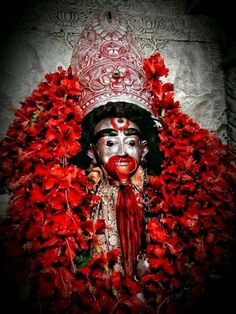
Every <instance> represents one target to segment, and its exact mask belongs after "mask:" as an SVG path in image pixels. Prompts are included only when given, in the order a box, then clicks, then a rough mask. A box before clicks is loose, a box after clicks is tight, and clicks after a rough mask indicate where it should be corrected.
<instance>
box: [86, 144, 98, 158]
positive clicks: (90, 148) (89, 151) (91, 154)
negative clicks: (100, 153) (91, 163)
mask: <svg viewBox="0 0 236 314" xmlns="http://www.w3.org/2000/svg"><path fill="white" fill-rule="evenodd" d="M87 155H88V156H89V157H90V158H91V159H92V160H94V159H96V158H95V153H94V148H93V146H92V145H90V146H89V148H88V150H87Z"/></svg>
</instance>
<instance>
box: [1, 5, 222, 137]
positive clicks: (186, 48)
mask: <svg viewBox="0 0 236 314" xmlns="http://www.w3.org/2000/svg"><path fill="white" fill-rule="evenodd" d="M29 3H31V2H29ZM185 5H186V4H185V1H184V0H170V1H165V0H146V1H142V0H130V1H128V0H127V1H125V0H123V1H122V0H113V1H107V0H90V1H86V0H84V1H83V0H52V1H47V0H40V1H35V2H33V3H31V4H30V5H28V7H27V8H25V10H24V12H23V14H21V16H20V17H19V18H18V19H16V20H15V21H14V23H12V26H11V32H9V36H7V37H6V38H5V40H4V42H2V45H1V46H2V49H1V65H0V66H1V69H2V75H1V76H0V87H1V89H0V104H1V117H0V125H1V130H0V136H1V138H2V137H3V136H4V134H5V132H6V130H7V127H8V125H9V124H10V122H11V121H12V119H13V110H14V108H18V106H19V105H20V102H21V101H23V100H24V99H25V97H26V96H28V95H30V94H31V92H32V91H33V89H35V88H36V87H37V85H38V83H39V82H40V81H41V80H43V78H44V75H45V74H46V73H48V72H55V71H56V70H57V67H58V66H62V67H64V68H67V67H68V65H69V64H70V59H71V55H72V52H73V47H74V46H75V44H76V42H77V41H78V40H79V36H80V33H81V31H82V29H83V28H84V26H85V25H86V24H87V23H89V21H90V19H91V17H92V15H93V14H94V12H96V10H98V9H102V8H104V7H106V8H109V7H114V6H115V7H118V8H119V10H120V12H121V14H122V15H123V16H124V19H126V20H127V21H128V24H129V26H130V28H131V29H132V30H133V31H134V33H135V35H136V38H137V41H138V43H139V45H140V46H141V47H142V49H143V51H144V54H145V55H146V56H148V55H150V54H152V53H154V52H155V51H157V50H159V51H160V53H161V55H162V56H163V57H164V59H165V63H166V65H167V67H168V68H169V69H170V74H169V76H168V78H167V80H168V81H170V82H172V83H174V85H175V99H176V100H179V101H180V103H181V107H182V109H183V111H184V112H186V113H188V114H189V115H190V116H191V117H193V118H194V119H195V120H196V121H197V122H199V123H200V125H201V126H202V127H203V128H207V129H208V130H210V131H213V132H216V133H217V135H218V136H219V137H220V138H221V139H222V140H223V141H224V142H227V134H226V130H227V117H226V105H225V92H224V78H223V72H222V69H221V55H220V50H219V44H218V42H219V38H220V36H221V30H220V28H219V26H218V25H217V24H216V23H215V22H214V20H212V19H210V18H207V17H206V16H188V15H186V14H185Z"/></svg>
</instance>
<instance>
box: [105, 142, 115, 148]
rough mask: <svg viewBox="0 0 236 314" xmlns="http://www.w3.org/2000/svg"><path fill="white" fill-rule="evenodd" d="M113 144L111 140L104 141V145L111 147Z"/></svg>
mask: <svg viewBox="0 0 236 314" xmlns="http://www.w3.org/2000/svg"><path fill="white" fill-rule="evenodd" d="M113 145H114V143H113V142H112V141H107V142H106V146H108V147H111V146H113Z"/></svg>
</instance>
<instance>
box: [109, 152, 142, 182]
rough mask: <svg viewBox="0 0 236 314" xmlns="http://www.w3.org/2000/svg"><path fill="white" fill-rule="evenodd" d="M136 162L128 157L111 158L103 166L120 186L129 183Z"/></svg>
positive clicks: (136, 166) (136, 165)
mask: <svg viewBox="0 0 236 314" xmlns="http://www.w3.org/2000/svg"><path fill="white" fill-rule="evenodd" d="M137 168H138V163H137V161H136V160H135V159H134V158H132V157H130V156H127V157H120V156H117V155H116V156H112V157H111V158H110V159H109V160H108V163H107V164H106V166H105V169H106V170H107V172H108V173H109V174H110V175H111V176H112V177H113V178H114V179H116V180H118V181H119V182H121V183H122V184H127V183H128V182H129V179H130V177H131V176H132V174H133V173H134V172H135V171H136V170H137Z"/></svg>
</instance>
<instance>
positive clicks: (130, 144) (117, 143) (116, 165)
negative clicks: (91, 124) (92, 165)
mask: <svg viewBox="0 0 236 314" xmlns="http://www.w3.org/2000/svg"><path fill="white" fill-rule="evenodd" d="M94 136H95V139H96V144H95V150H96V153H97V156H98V158H99V160H100V162H101V163H102V165H103V166H104V168H105V169H106V171H107V173H108V174H109V175H110V176H111V177H114V176H115V177H116V178H117V173H119V174H120V173H122V174H123V175H124V174H126V177H127V176H128V177H130V176H131V175H133V174H134V173H135V172H136V170H137V169H138V167H139V165H140V160H141V158H142V156H144V155H145V154H146V153H147V151H148V148H147V145H146V141H141V140H140V129H139V127H138V126H137V125H136V124H135V123H133V122H132V121H130V120H128V119H126V118H105V119H103V120H101V121H100V122H99V123H98V124H97V125H96V127H95V130H94Z"/></svg>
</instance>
